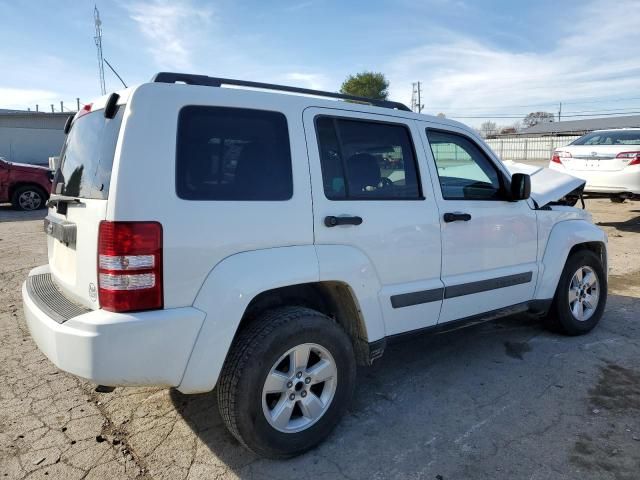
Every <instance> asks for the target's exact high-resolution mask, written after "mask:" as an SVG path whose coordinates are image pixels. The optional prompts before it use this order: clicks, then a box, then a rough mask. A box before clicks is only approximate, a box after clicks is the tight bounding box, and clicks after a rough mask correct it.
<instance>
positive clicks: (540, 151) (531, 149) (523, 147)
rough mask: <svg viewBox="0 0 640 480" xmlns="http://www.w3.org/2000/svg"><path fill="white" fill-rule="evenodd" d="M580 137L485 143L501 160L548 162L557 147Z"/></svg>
mask: <svg viewBox="0 0 640 480" xmlns="http://www.w3.org/2000/svg"><path fill="white" fill-rule="evenodd" d="M576 138H580V135H575V136H568V137H511V138H490V139H486V140H485V142H486V143H487V145H489V146H490V147H491V148H492V149H493V151H494V152H496V153H497V154H498V156H500V158H501V159H502V160H513V161H517V162H523V161H524V162H526V161H544V160H550V159H551V154H552V153H553V151H554V150H555V149H556V148H558V147H564V146H565V145H568V144H569V143H571V142H573V141H574V140H575V139H576Z"/></svg>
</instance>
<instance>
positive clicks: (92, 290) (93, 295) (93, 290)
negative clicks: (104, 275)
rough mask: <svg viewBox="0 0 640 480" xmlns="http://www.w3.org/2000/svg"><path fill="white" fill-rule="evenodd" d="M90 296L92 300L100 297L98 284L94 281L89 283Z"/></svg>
mask: <svg viewBox="0 0 640 480" xmlns="http://www.w3.org/2000/svg"><path fill="white" fill-rule="evenodd" d="M89 298H90V299H91V301H92V302H95V301H96V298H98V291H97V290H96V286H95V285H94V284H93V283H90V284H89Z"/></svg>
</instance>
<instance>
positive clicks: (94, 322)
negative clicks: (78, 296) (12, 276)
mask: <svg viewBox="0 0 640 480" xmlns="http://www.w3.org/2000/svg"><path fill="white" fill-rule="evenodd" d="M44 271H46V269H43V267H40V268H37V269H35V270H33V271H32V272H30V273H29V275H30V276H31V275H33V274H37V273H43V272H44ZM22 300H23V304H24V315H25V318H26V320H27V325H28V327H29V331H30V333H31V336H32V337H33V339H34V341H35V342H36V344H37V345H38V348H39V349H40V350H41V351H42V352H43V353H44V354H45V355H46V356H47V357H48V358H49V360H51V361H52V362H53V363H54V364H55V365H56V366H57V367H58V368H60V369H62V370H64V371H66V372H69V373H72V374H74V375H77V376H79V377H83V378H86V379H88V380H91V381H92V382H95V383H97V384H101V385H109V386H120V385H158V386H177V385H179V384H180V381H181V379H182V375H183V374H184V370H185V367H186V365H187V362H188V360H189V356H190V355H191V350H192V349H193V345H194V344H195V340H196V337H197V336H198V332H199V331H200V327H201V326H202V322H203V321H204V318H205V314H204V312H202V311H200V310H198V309H196V308H194V307H184V308H173V309H167V310H155V311H149V312H137V313H112V312H107V311H105V310H92V311H90V312H87V313H84V314H82V315H79V316H76V317H73V318H71V319H69V320H67V321H65V322H64V323H58V322H57V321H56V320H54V319H53V318H52V317H51V316H50V315H49V314H48V313H47V312H45V311H44V309H42V308H40V307H39V306H38V304H37V302H36V301H34V299H33V298H32V297H31V295H30V293H29V291H28V290H27V282H25V283H24V284H23V285H22Z"/></svg>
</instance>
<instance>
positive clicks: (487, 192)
mask: <svg viewBox="0 0 640 480" xmlns="http://www.w3.org/2000/svg"><path fill="white" fill-rule="evenodd" d="M427 138H428V139H429V144H430V145H431V152H432V153H433V158H434V160H435V162H436V167H437V168H438V178H439V179H440V188H441V190H442V197H443V198H444V199H445V200H502V199H503V198H502V197H503V195H502V187H501V181H500V175H499V173H498V171H497V170H496V168H495V166H494V165H493V163H492V162H491V160H489V158H488V157H487V156H486V155H485V154H484V152H482V150H480V147H478V146H477V145H476V144H475V142H473V141H472V140H470V139H468V138H467V137H465V136H463V135H457V134H455V133H451V132H444V131H440V130H430V129H427Z"/></svg>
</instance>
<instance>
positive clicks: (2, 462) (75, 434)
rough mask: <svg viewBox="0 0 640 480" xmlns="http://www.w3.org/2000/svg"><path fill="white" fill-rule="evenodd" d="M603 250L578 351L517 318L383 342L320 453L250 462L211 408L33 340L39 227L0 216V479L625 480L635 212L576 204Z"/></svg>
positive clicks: (631, 426) (633, 449)
mask: <svg viewBox="0 0 640 480" xmlns="http://www.w3.org/2000/svg"><path fill="white" fill-rule="evenodd" d="M587 208H588V209H589V210H590V211H592V212H593V213H594V218H595V221H597V222H599V223H601V225H602V226H603V228H605V229H606V230H607V232H608V234H609V237H610V250H611V265H610V267H611V287H610V299H609V303H608V306H607V310H606V313H605V316H604V318H603V320H602V322H601V324H600V326H599V327H598V328H597V329H596V330H595V331H593V332H592V333H591V334H589V335H586V336H583V337H573V338H569V337H563V336H558V335H555V334H552V333H548V332H547V331H545V330H544V329H543V328H541V326H540V325H539V324H538V322H536V321H535V320H533V319H531V318H528V317H525V316H520V317H515V318H510V319H503V320H500V321H496V322H492V323H486V324H483V325H478V326H475V327H471V328H468V329H465V330H460V331H457V332H451V333H447V334H443V335H439V336H431V337H426V336H425V337H421V338H415V339H412V340H409V341H406V342H404V343H402V344H395V345H393V346H391V347H389V349H388V350H387V352H386V354H385V356H384V357H383V359H382V360H381V361H379V362H378V363H376V365H375V366H374V367H372V368H363V369H360V371H359V372H358V385H357V389H356V395H355V400H354V403H353V405H352V408H351V410H350V411H349V413H348V414H347V416H346V417H345V418H344V420H343V421H342V423H341V424H340V426H339V427H338V428H337V430H336V431H335V433H334V434H332V435H331V437H330V438H329V439H328V441H327V442H325V443H324V444H323V445H321V446H320V447H319V448H317V449H315V450H313V451H311V452H309V453H308V454H306V455H303V456H301V457H298V458H296V459H293V460H290V461H286V462H274V461H267V460H263V459H259V458H256V457H255V456H253V455H251V454H250V453H248V452H247V451H246V450H244V449H243V448H242V447H240V445H239V444H238V443H237V442H236V441H235V440H234V439H233V438H232V437H231V435H230V434H229V433H228V432H227V431H226V430H225V428H224V426H223V424H222V421H221V419H220V417H219V415H218V412H217V405H216V401H215V396H214V395H213V394H204V395H196V396H188V395H182V394H180V393H178V392H176V391H173V390H165V389H155V388H126V389H124V388H117V389H115V390H114V391H113V392H110V393H98V392H96V391H95V385H92V384H90V383H88V382H86V381H84V380H80V379H77V378H75V377H72V376H70V375H67V374H66V373H64V372H60V371H58V370H57V369H56V368H55V367H54V366H53V365H52V364H51V363H50V362H49V361H48V360H47V359H46V358H44V357H43V355H42V354H41V353H40V352H39V351H38V350H37V348H36V347H35V345H34V343H33V342H32V341H31V339H30V337H29V334H28V331H27V329H26V325H25V322H24V318H23V315H22V305H21V300H20V284H21V283H22V281H23V280H24V278H25V276H26V275H27V272H28V271H29V269H30V268H32V267H34V266H36V265H40V264H43V263H46V251H45V237H44V234H43V233H41V230H42V223H41V218H42V216H43V213H40V212H37V213H30V214H24V213H17V212H12V211H11V210H9V209H8V207H5V206H0V221H1V222H2V223H0V374H1V379H0V478H10V479H23V478H43V479H44V478H46V479H63V480H71V479H76V478H89V479H91V478H100V479H110V478H154V479H171V480H175V479H199V478H202V479H205V478H207V479H208V478H257V479H258V478H260V479H261V478H264V479H269V478H289V477H291V476H294V477H295V476H298V475H305V476H308V475H312V476H313V477H314V478H316V479H336V478H338V479H339V478H347V479H360V478H362V479H364V478H366V479H382V478H396V477H401V478H426V479H445V480H446V479H460V478H472V479H483V478H487V479H489V478H490V479H516V478H518V479H520V478H528V479H534V480H535V479H549V478H554V479H581V480H582V479H629V480H631V479H637V478H639V477H640V474H639V472H640V360H639V359H640V324H639V322H638V320H639V319H640V261H638V253H637V252H638V245H640V242H639V241H638V240H640V203H638V202H636V203H625V204H622V205H614V204H611V203H609V202H608V201H605V200H597V201H595V200H594V201H589V202H588V204H587Z"/></svg>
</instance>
